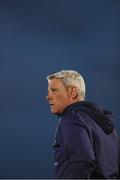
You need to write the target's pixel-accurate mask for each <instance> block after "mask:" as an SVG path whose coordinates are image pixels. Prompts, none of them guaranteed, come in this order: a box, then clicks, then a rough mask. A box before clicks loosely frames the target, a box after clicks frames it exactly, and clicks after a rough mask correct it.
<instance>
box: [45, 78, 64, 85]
mask: <svg viewBox="0 0 120 180" xmlns="http://www.w3.org/2000/svg"><path fill="white" fill-rule="evenodd" d="M48 86H49V87H64V85H63V83H62V81H61V79H55V78H54V79H51V80H49V81H48Z"/></svg>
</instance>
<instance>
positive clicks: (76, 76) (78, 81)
mask: <svg viewBox="0 0 120 180" xmlns="http://www.w3.org/2000/svg"><path fill="white" fill-rule="evenodd" d="M52 79H60V80H61V81H62V82H63V84H64V86H65V87H66V88H68V87H71V86H76V87H77V89H78V96H79V97H81V98H82V100H84V99H85V81H84V79H83V77H82V76H81V74H80V73H78V72H77V71H74V70H62V71H59V72H57V73H54V74H51V75H49V76H47V80H48V81H50V80H52Z"/></svg>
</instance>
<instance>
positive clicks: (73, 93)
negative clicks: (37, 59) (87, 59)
mask: <svg viewBox="0 0 120 180" xmlns="http://www.w3.org/2000/svg"><path fill="white" fill-rule="evenodd" d="M47 80H48V95H47V96H46V99H47V100H48V102H49V104H50V108H51V112H52V113H54V114H59V113H62V112H63V110H64V109H65V108H66V107H67V106H69V105H70V104H73V103H75V102H78V101H83V100H84V99H85V82H84V79H83V78H82V76H81V75H80V73H78V72H77V71H73V70H62V71H60V72H57V73H55V74H51V75H49V76H47Z"/></svg>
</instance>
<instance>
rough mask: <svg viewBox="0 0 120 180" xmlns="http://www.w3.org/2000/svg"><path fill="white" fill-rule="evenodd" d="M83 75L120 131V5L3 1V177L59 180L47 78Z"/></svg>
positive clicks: (111, 1)
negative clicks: (69, 72) (70, 73)
mask: <svg viewBox="0 0 120 180" xmlns="http://www.w3.org/2000/svg"><path fill="white" fill-rule="evenodd" d="M62 69H73V70H77V71H79V72H80V73H81V74H82V75H83V77H84V78H85V81H86V84H87V100H89V101H94V102H97V103H99V104H101V105H102V106H103V107H105V108H106V109H109V110H111V111H112V112H113V114H114V117H115V126H116V128H117V130H118V132H119V131H120V130H119V128H120V108H119V101H120V95H119V93H120V83H119V77H120V1H119V0H91V1H89V0H0V178H53V174H54V167H53V156H52V155H53V151H52V143H53V139H54V131H55V128H56V125H57V122H58V118H57V117H56V116H54V115H52V114H51V113H50V110H49V106H48V104H47V102H46V100H45V96H46V93H47V81H46V76H47V75H49V74H51V73H54V72H56V71H59V70H62Z"/></svg>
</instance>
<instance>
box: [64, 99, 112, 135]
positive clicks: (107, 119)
mask: <svg viewBox="0 0 120 180" xmlns="http://www.w3.org/2000/svg"><path fill="white" fill-rule="evenodd" d="M75 110H77V111H82V112H84V113H86V114H87V115H88V116H89V117H91V118H92V119H93V120H94V121H95V122H96V123H97V124H98V125H99V126H100V128H101V129H102V130H103V131H104V132H105V133H106V134H110V133H112V132H113V130H114V125H113V115H112V113H111V112H110V111H107V110H104V109H103V108H102V107H101V106H100V105H98V104H95V103H91V102H88V101H80V102H77V103H74V104H71V105H70V106H68V107H67V108H66V109H65V110H64V111H63V113H62V114H61V115H64V114H66V112H71V111H75Z"/></svg>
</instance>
